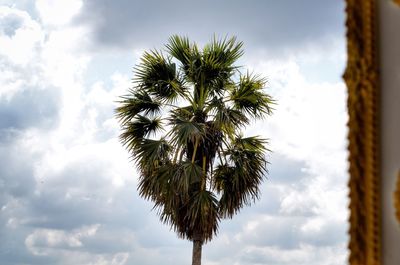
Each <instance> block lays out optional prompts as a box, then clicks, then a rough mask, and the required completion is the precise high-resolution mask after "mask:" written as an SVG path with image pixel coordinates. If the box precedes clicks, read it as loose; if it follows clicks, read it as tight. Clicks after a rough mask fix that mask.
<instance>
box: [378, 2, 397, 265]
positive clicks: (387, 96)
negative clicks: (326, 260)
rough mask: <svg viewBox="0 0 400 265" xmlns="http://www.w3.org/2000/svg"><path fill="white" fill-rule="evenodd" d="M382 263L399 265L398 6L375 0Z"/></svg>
mask: <svg viewBox="0 0 400 265" xmlns="http://www.w3.org/2000/svg"><path fill="white" fill-rule="evenodd" d="M378 3H379V4H378V10H379V20H378V21H379V23H380V25H379V32H380V43H379V45H380V64H381V91H382V92H381V114H382V116H381V148H382V149H381V150H382V156H381V159H382V160H381V166H382V168H381V170H382V171H381V173H382V179H383V180H382V183H381V185H382V189H381V194H382V196H383V197H382V204H383V205H382V206H383V207H382V209H383V215H382V218H383V220H382V226H383V231H382V232H383V234H382V236H383V246H382V251H383V264H384V265H399V264H400V223H399V222H397V219H396V217H395V214H394V208H393V191H394V189H395V184H396V178H397V172H398V170H400V6H397V5H395V4H394V3H393V2H392V1H391V0H379V1H378Z"/></svg>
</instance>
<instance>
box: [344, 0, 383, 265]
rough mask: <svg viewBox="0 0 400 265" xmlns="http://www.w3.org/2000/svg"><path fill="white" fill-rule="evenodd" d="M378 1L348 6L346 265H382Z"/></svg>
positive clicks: (357, 0)
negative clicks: (348, 250) (348, 253)
mask: <svg viewBox="0 0 400 265" xmlns="http://www.w3.org/2000/svg"><path fill="white" fill-rule="evenodd" d="M376 13H377V10H376V1H375V0H346V14H347V19H346V27H347V56H348V59H347V67H346V70H345V73H344V75H343V78H344V80H345V82H346V85H347V88H348V100H347V107H348V113H349V122H348V128H349V134H348V139H349V146H348V149H349V162H350V168H349V173H350V180H349V188H350V194H349V197H350V205H349V208H350V230H349V234H350V242H349V249H350V256H349V262H350V265H380V264H381V238H380V207H379V206H380V196H379V178H380V177H379V170H378V169H379V149H378V96H379V86H378V83H379V76H378V55H377V43H376V36H377V31H376V26H377V25H376V24H377V23H376Z"/></svg>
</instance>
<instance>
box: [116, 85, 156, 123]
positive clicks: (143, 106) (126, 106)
mask: <svg viewBox="0 0 400 265" xmlns="http://www.w3.org/2000/svg"><path fill="white" fill-rule="evenodd" d="M118 103H119V104H120V106H119V107H117V108H116V109H115V113H116V117H117V119H118V120H119V122H120V124H121V125H122V126H124V125H126V124H127V123H128V122H130V121H132V120H133V119H134V118H135V116H136V115H137V114H139V113H143V115H155V114H157V113H159V112H160V109H161V103H160V102H159V101H156V100H153V99H152V98H151V96H150V95H149V94H148V93H147V92H146V91H140V92H135V91H134V90H133V89H131V90H130V94H128V95H125V96H122V97H121V100H120V101H118Z"/></svg>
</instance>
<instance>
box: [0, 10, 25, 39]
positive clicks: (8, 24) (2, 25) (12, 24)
mask: <svg viewBox="0 0 400 265" xmlns="http://www.w3.org/2000/svg"><path fill="white" fill-rule="evenodd" d="M22 24H23V19H22V18H21V17H20V16H17V15H15V14H8V15H7V16H5V17H2V18H1V20H0V29H2V31H3V33H4V34H6V35H7V36H8V37H12V36H14V34H15V32H16V31H17V29H18V28H20V27H21V26H22Z"/></svg>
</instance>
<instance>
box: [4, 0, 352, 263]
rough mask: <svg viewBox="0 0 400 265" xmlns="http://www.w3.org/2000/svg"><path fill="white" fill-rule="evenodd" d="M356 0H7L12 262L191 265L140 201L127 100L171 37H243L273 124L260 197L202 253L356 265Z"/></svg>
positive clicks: (259, 125)
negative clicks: (352, 78)
mask: <svg viewBox="0 0 400 265" xmlns="http://www.w3.org/2000/svg"><path fill="white" fill-rule="evenodd" d="M344 19H345V18H344V1H331V0H304V1H290V0H280V1H272V0H265V1H261V0H250V1H239V0H229V1H228V0H219V1H216V0H213V1H211V0H204V1H192V0H187V1H183V0H171V1H156V0H147V1H139V0H135V1H131V0H115V1H107V0H57V1H52V0H36V1H33V0H17V1H15V0H0V47H1V48H0V161H1V162H0V164H1V166H0V240H1V244H0V261H1V264H4V265H11V264H12V265H14V264H54V265H70V264H78V265H80V264H82V265H103V264H111V265H134V264H141V265H150V264H174V265H175V264H176V265H183V264H189V263H190V261H191V254H192V250H191V248H192V244H191V242H189V241H185V240H182V239H179V238H178V237H177V236H176V235H175V233H174V232H173V231H170V229H169V227H168V226H167V225H164V224H162V223H160V222H159V219H158V216H157V214H156V212H155V211H152V204H151V203H150V202H148V201H145V200H143V199H142V198H140V197H139V195H138V192H137V190H136V185H137V176H138V174H137V172H136V170H135V165H134V164H133V163H132V162H131V161H130V158H129V154H128V153H127V151H126V150H125V149H124V148H123V147H122V146H121V144H120V142H119V140H118V135H119V133H120V129H119V125H118V123H117V121H116V119H115V117H114V109H115V107H116V100H117V99H118V96H121V95H123V94H125V93H126V92H127V90H128V89H129V88H130V87H132V83H131V79H132V78H133V72H132V69H133V67H134V66H135V65H136V64H138V62H139V58H140V56H141V54H142V53H143V52H144V51H145V50H149V49H163V45H164V44H165V43H166V42H167V40H168V37H169V36H171V35H172V34H180V35H184V36H188V37H189V38H190V39H191V40H192V41H195V42H197V43H198V44H199V45H200V46H201V45H203V44H205V43H207V42H208V41H209V40H211V39H212V37H213V36H214V35H215V36H221V37H224V36H237V38H238V39H239V40H241V41H243V42H244V50H245V54H244V56H243V57H242V58H241V59H240V62H239V63H240V65H242V66H243V67H244V68H243V69H249V70H250V71H253V72H255V73H258V74H260V75H262V76H265V77H266V78H267V80H268V84H267V87H266V88H265V90H266V92H267V93H269V94H270V95H271V96H272V97H273V98H274V99H275V100H276V101H277V105H276V106H275V111H274V113H273V115H272V116H270V117H268V118H267V119H265V120H264V121H262V122H254V123H253V124H252V125H251V126H249V127H248V128H246V134H249V135H254V134H256V135H261V136H263V137H265V138H268V139H269V146H268V147H269V148H270V149H271V150H272V152H271V153H269V154H268V159H269V161H270V164H269V175H268V176H267V179H266V180H265V181H264V183H263V184H262V187H261V191H262V196H261V198H260V200H259V201H257V202H256V203H255V204H254V205H252V206H251V207H249V208H245V209H243V210H242V211H241V212H240V213H239V214H238V215H236V216H235V217H234V218H233V219H231V220H230V219H228V220H223V221H222V223H221V225H220V229H219V233H218V236H217V237H215V238H214V239H213V241H211V242H209V243H207V244H206V245H204V247H203V264H204V265H228V264H229V265H230V264H233V265H256V264H268V265H320V264H326V265H344V264H346V263H347V262H346V260H347V255H348V252H347V240H348V236H347V229H348V225H347V219H348V212H347V206H348V200H347V194H348V190H347V186H346V185H347V179H348V174H347V167H348V166H347V153H346V146H347V142H346V141H347V140H346V133H347V129H346V122H347V113H346V89H345V85H344V83H343V80H342V78H341V75H342V73H343V70H344V65H345V61H346V54H345V33H344V32H345V27H344Z"/></svg>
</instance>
